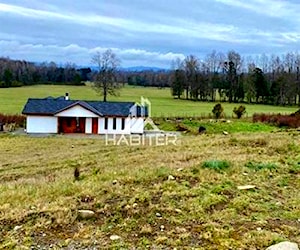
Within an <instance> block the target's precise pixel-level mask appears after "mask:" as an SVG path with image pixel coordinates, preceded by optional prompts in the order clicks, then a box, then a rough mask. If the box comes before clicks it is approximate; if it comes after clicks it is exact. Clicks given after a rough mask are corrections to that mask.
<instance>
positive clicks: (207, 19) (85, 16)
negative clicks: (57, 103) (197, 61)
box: [0, 0, 300, 67]
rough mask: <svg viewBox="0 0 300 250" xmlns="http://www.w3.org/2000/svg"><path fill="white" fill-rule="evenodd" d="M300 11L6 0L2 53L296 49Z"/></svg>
mask: <svg viewBox="0 0 300 250" xmlns="http://www.w3.org/2000/svg"><path fill="white" fill-rule="evenodd" d="M299 11H300V4H299V3H298V1H296V0H293V1H292V0H289V1H287V0H285V1H283V0H282V1H279V0H272V1H271V0H248V1H242V0H201V1H198V0H188V1H183V0H181V1H173V0H164V1H146V0H131V1H118V0H111V1H106V0H85V1H70V0H65V1H60V0H51V1H50V0H44V1H43V2H41V1H38V0H9V1H8V0H2V1H1V3H0V23H5V25H2V26H1V31H0V41H2V42H1V43H2V46H4V45H3V44H4V43H6V44H8V45H5V47H6V49H5V50H2V51H0V53H1V54H0V56H1V55H3V56H10V57H14V58H18V57H20V59H22V56H24V57H26V58H29V59H30V58H31V59H30V60H35V61H37V60H38V61H46V60H47V61H57V62H65V61H74V62H76V63H77V64H86V63H89V61H90V56H91V53H92V52H93V51H95V50H96V49H106V48H115V49H114V50H115V51H116V52H117V53H118V54H119V55H120V57H122V61H123V64H124V65H129V66H134V65H135V64H139V65H140V64H142V65H146V66H147V65H155V64H156V63H157V64H159V65H165V67H168V66H169V64H170V62H169V61H170V60H173V58H174V57H177V56H179V57H182V56H183V55H189V54H195V55H197V56H199V57H201V56H205V55H206V54H208V53H209V52H210V51H212V50H217V51H222V52H226V51H228V50H231V49H234V50H237V51H238V52H240V53H245V54H251V53H262V52H266V53H272V52H273V53H277V52H280V53H281V52H284V51H291V50H294V49H297V44H298V43H299V40H300V28H298V27H300V26H299V24H300V18H299V17H298V13H299ZM15 42H16V45H13V43H15ZM10 46H12V47H10ZM14 46H15V47H14Z"/></svg>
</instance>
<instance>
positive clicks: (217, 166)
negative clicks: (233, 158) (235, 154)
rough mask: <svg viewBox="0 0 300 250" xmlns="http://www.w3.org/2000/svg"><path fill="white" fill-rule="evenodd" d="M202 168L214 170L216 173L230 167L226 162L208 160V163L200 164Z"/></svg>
mask: <svg viewBox="0 0 300 250" xmlns="http://www.w3.org/2000/svg"><path fill="white" fill-rule="evenodd" d="M202 167H203V168H209V169H213V170H216V171H218V172H220V171H222V170H225V169H227V168H229V167H230V163H229V162H228V161H220V160H210V161H205V162H204V163H203V164H202Z"/></svg>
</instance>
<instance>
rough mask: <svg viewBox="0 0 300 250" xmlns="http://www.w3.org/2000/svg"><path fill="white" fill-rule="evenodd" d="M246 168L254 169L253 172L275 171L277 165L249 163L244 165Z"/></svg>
mask: <svg viewBox="0 0 300 250" xmlns="http://www.w3.org/2000/svg"><path fill="white" fill-rule="evenodd" d="M245 166H246V167H247V168H250V169H254V170H261V169H269V170H272V169H276V168H277V165H276V164H275V163H263V162H252V161H249V162H247V163H246V165H245Z"/></svg>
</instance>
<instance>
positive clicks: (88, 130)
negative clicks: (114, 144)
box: [85, 118, 92, 134]
mask: <svg viewBox="0 0 300 250" xmlns="http://www.w3.org/2000/svg"><path fill="white" fill-rule="evenodd" d="M85 133H86V134H91V133H92V118H86V119H85Z"/></svg>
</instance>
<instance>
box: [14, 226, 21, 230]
mask: <svg viewBox="0 0 300 250" xmlns="http://www.w3.org/2000/svg"><path fill="white" fill-rule="evenodd" d="M21 228H22V226H15V227H14V231H18V230H19V229H21Z"/></svg>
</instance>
